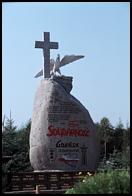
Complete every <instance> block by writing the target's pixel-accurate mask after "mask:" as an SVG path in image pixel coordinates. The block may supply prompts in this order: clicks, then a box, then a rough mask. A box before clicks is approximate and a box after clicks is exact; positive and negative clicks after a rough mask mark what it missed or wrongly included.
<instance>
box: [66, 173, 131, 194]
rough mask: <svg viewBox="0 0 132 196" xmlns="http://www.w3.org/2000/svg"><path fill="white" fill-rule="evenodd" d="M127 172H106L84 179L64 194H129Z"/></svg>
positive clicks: (128, 176)
mask: <svg viewBox="0 0 132 196" xmlns="http://www.w3.org/2000/svg"><path fill="white" fill-rule="evenodd" d="M129 193H130V174H129V171H126V170H123V171H119V170H108V171H106V172H103V173H97V174H95V175H94V176H88V177H86V178H85V179H84V180H83V182H79V183H77V184H75V186H74V187H73V188H71V189H69V190H67V191H66V193H65V194H129Z"/></svg>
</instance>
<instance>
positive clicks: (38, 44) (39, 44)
mask: <svg viewBox="0 0 132 196" xmlns="http://www.w3.org/2000/svg"><path fill="white" fill-rule="evenodd" d="M35 48H41V49H43V56H44V66H43V77H44V78H50V49H58V42H50V33H49V32H44V41H35Z"/></svg>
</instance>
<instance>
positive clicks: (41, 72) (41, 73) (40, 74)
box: [34, 69, 43, 78]
mask: <svg viewBox="0 0 132 196" xmlns="http://www.w3.org/2000/svg"><path fill="white" fill-rule="evenodd" d="M42 75H43V69H41V71H40V72H38V73H37V74H36V75H35V76H34V77H35V78H38V77H40V76H42Z"/></svg>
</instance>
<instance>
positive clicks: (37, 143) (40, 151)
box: [30, 32, 99, 171]
mask: <svg viewBox="0 0 132 196" xmlns="http://www.w3.org/2000/svg"><path fill="white" fill-rule="evenodd" d="M35 47H36V48H42V49H43V51H44V52H43V54H44V67H43V70H41V71H40V72H39V73H38V74H37V75H36V76H35V77H39V76H41V75H43V77H44V78H43V79H42V80H41V82H40V84H39V86H38V89H37V92H36V95H35V100H34V107H33V115H32V124H31V131H30V162H31V165H32V167H33V168H34V170H35V171H45V170H65V171H71V170H77V171H79V170H82V171H85V170H86V171H95V170H96V168H97V164H98V156H99V145H98V140H97V132H96V129H95V125H94V123H93V120H92V118H91V117H90V114H89V112H88V110H87V109H86V108H85V107H84V106H83V105H82V104H81V103H80V102H79V100H77V99H76V98H75V97H74V96H73V95H71V94H70V92H71V90H72V80H73V78H72V77H71V76H62V75H56V71H58V72H59V73H60V69H59V68H60V67H61V66H63V65H66V64H68V63H71V62H73V61H75V60H78V59H80V58H83V57H84V56H82V55H66V56H64V57H63V58H62V60H61V61H60V57H59V56H58V57H57V59H56V61H54V60H53V59H50V49H57V48H58V43H56V42H50V39H49V32H45V33H44V42H38V41H37V42H35ZM60 74H61V73H60Z"/></svg>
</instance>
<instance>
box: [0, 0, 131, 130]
mask: <svg viewBox="0 0 132 196" xmlns="http://www.w3.org/2000/svg"><path fill="white" fill-rule="evenodd" d="M43 32H50V40H51V41H54V42H59V49H58V50H51V57H52V58H56V56H57V54H58V53H59V54H60V56H61V58H62V57H63V56H64V55H66V54H69V55H70V54H79V55H84V56H85V58H84V59H81V60H79V61H76V62H74V63H72V64H68V65H67V66H64V67H62V68H61V72H62V74H63V75H66V76H73V89H72V91H71V94H72V95H74V96H75V97H76V98H77V99H79V100H80V101H81V103H82V104H83V105H84V106H85V107H86V108H87V109H88V111H89V112H90V115H91V117H92V119H93V121H94V122H99V121H100V120H101V119H102V118H103V117H107V118H109V120H110V122H111V123H112V124H113V125H114V126H115V125H116V124H117V123H118V122H119V118H121V120H122V122H123V124H124V126H126V123H127V122H128V123H129V122H130V120H129V118H130V3H123V2H119V3H118V2H117V3H115V2H110V3H108V2H106V3H101V2H99V3H97V2H93V3H89V2H82V3H81V2H79V3H78V2H74V3H72V2H65V3H64V2H47V3H46V2H39V3H38V2H30V3H27V2H21V3H19V2H18V3H16V2H14V3H2V76H3V77H2V100H3V101H2V114H3V115H4V114H5V115H6V116H7V117H9V114H10V109H11V111H12V118H13V119H14V120H15V123H16V125H17V126H18V127H19V126H21V125H23V124H25V123H26V122H27V121H28V120H29V119H30V118H31V117H32V110H33V102H34V97H35V92H36V89H37V87H38V85H39V83H40V80H41V79H42V78H38V79H35V78H34V75H35V74H36V73H37V72H38V71H39V70H40V69H41V68H42V65H43V57H42V50H41V49H35V47H34V46H35V41H40V40H42V33H43Z"/></svg>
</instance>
